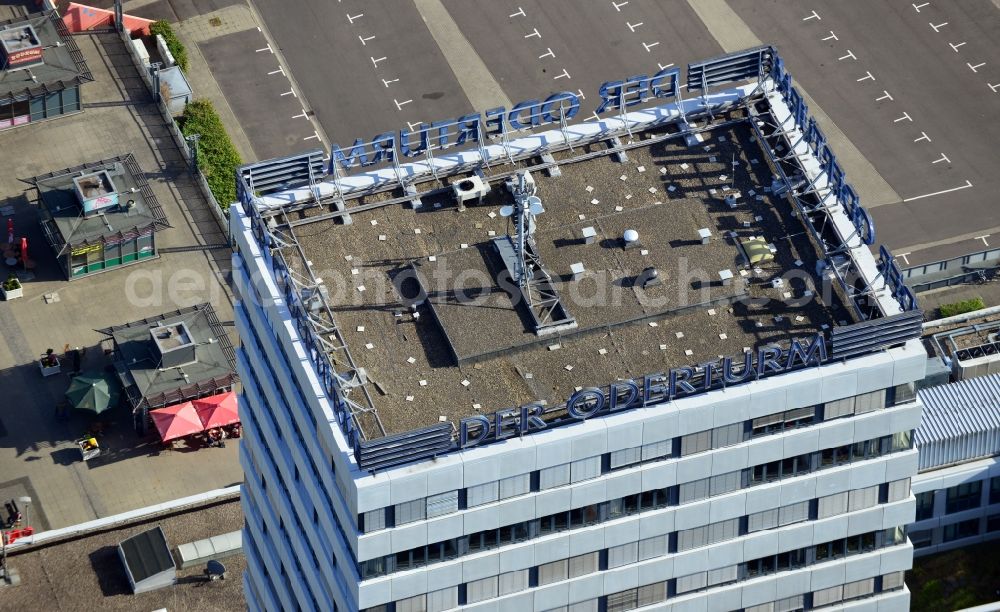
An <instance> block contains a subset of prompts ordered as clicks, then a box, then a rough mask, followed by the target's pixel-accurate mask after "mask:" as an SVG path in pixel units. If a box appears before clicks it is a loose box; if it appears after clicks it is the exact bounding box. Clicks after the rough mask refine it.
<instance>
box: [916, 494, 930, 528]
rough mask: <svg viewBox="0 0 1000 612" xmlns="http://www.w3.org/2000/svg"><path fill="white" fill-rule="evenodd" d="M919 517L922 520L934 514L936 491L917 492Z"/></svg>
mask: <svg viewBox="0 0 1000 612" xmlns="http://www.w3.org/2000/svg"><path fill="white" fill-rule="evenodd" d="M916 498H917V518H916V520H918V521H922V520H924V519H929V518H931V517H932V516H934V491H924V492H923V493H917V494H916Z"/></svg>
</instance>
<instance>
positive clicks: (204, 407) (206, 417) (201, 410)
mask: <svg viewBox="0 0 1000 612" xmlns="http://www.w3.org/2000/svg"><path fill="white" fill-rule="evenodd" d="M192 403H193V404H194V407H195V410H197V411H198V418H200V419H201V424H202V426H204V428H205V429H210V428H212V427H223V426H224V425H232V424H233V423H239V422H240V414H239V410H238V409H237V406H236V394H235V393H233V392H232V391H226V392H225V393H220V394H218V395H213V396H211V397H204V398H202V399H197V400H194V402H192Z"/></svg>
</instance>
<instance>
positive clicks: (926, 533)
mask: <svg viewBox="0 0 1000 612" xmlns="http://www.w3.org/2000/svg"><path fill="white" fill-rule="evenodd" d="M909 536H910V542H913V548H924V547H926V546H930V545H931V543H932V542H933V538H934V531H933V530H932V529H914V530H912V531H910V533H909Z"/></svg>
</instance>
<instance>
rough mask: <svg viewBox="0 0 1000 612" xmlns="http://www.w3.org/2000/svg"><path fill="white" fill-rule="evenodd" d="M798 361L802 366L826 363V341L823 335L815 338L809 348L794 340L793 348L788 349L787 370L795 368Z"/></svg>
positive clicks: (817, 335)
mask: <svg viewBox="0 0 1000 612" xmlns="http://www.w3.org/2000/svg"><path fill="white" fill-rule="evenodd" d="M796 361H798V362H799V363H800V364H801V365H802V366H809V365H819V364H821V363H823V362H824V361H826V340H825V339H824V338H823V334H816V335H815V336H813V339H812V342H811V343H810V344H809V346H808V347H803V346H802V343H801V342H799V341H798V340H792V346H791V348H789V349H788V356H787V359H786V361H785V369H786V370H791V369H792V368H794V367H795V365H796Z"/></svg>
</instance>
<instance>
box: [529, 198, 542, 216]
mask: <svg viewBox="0 0 1000 612" xmlns="http://www.w3.org/2000/svg"><path fill="white" fill-rule="evenodd" d="M528 212H530V213H531V214H533V215H540V214H542V213H543V212H545V208H544V207H543V206H542V200H541V198H539V197H538V196H529V197H528Z"/></svg>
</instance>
